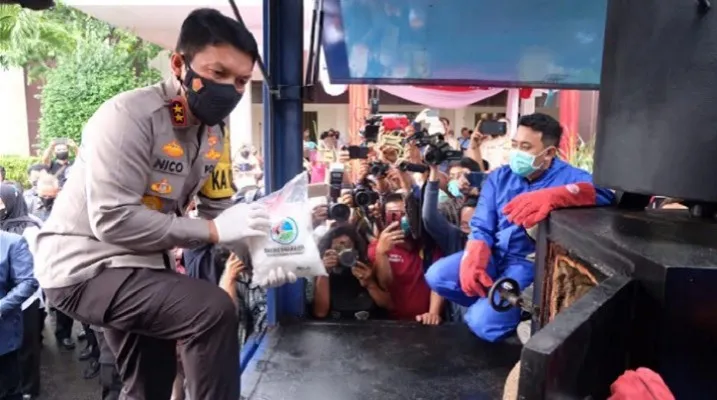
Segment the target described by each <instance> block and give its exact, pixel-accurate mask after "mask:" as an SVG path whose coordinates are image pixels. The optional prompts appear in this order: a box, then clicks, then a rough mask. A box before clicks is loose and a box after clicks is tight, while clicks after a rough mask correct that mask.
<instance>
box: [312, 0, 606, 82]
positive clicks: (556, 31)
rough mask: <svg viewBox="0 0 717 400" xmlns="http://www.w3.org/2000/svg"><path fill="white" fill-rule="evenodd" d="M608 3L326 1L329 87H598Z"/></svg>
mask: <svg viewBox="0 0 717 400" xmlns="http://www.w3.org/2000/svg"><path fill="white" fill-rule="evenodd" d="M607 1H608V0H589V1H575V0H500V1H496V0H470V1H460V2H455V1H447V0H325V2H324V25H323V35H322V39H323V40H322V43H323V46H324V52H325V54H326V64H327V67H328V70H329V76H330V78H331V82H332V83H337V84H351V83H368V84H414V85H426V84H435V85H441V84H443V85H445V84H451V85H456V84H463V85H485V86H493V87H540V88H556V89H560V88H575V89H597V88H598V86H599V84H600V69H601V66H602V52H603V40H604V36H605V35H604V33H605V32H604V31H605V19H606V13H607Z"/></svg>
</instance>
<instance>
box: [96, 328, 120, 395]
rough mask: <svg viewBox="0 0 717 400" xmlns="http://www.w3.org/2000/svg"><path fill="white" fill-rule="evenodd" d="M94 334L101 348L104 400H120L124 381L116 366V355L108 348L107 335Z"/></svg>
mask: <svg viewBox="0 0 717 400" xmlns="http://www.w3.org/2000/svg"><path fill="white" fill-rule="evenodd" d="M92 333H93V334H94V336H95V337H96V338H97V344H98V346H99V350H98V351H99V361H100V386H102V400H118V399H119V396H120V392H122V380H121V379H120V376H119V372H117V366H116V365H115V355H114V354H112V350H110V348H109V346H107V341H106V340H105V335H104V334H103V333H102V332H99V331H94V330H93V331H92Z"/></svg>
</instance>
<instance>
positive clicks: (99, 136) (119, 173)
mask: <svg viewBox="0 0 717 400" xmlns="http://www.w3.org/2000/svg"><path fill="white" fill-rule="evenodd" d="M257 57H258V47H257V44H256V41H255V40H254V38H253V36H252V35H251V33H250V32H249V30H248V29H247V28H246V27H245V26H244V25H243V24H242V23H241V22H238V21H236V20H233V19H231V18H228V17H226V16H224V15H222V14H221V13H220V12H219V11H217V10H212V9H199V10H195V11H193V12H192V13H191V14H190V15H189V16H188V17H187V19H186V20H185V22H184V23H183V25H182V28H181V32H180V35H179V40H178V44H177V49H176V51H175V52H174V53H173V54H172V56H171V58H170V67H171V70H172V74H173V77H172V78H171V79H168V80H166V81H164V82H162V83H159V84H157V85H153V86H150V87H146V88H141V89H138V90H135V91H131V92H127V93H123V94H121V95H119V96H117V97H115V98H113V99H111V100H109V101H108V102H107V103H105V104H104V105H103V106H102V107H100V109H99V110H98V111H97V112H96V113H95V115H94V116H93V117H92V118H90V120H89V121H88V122H87V125H86V126H85V128H84V131H83V136H82V142H83V143H82V147H81V148H78V146H77V145H76V144H75V143H74V142H72V141H70V140H57V141H55V142H53V143H52V145H51V146H50V148H48V149H47V150H46V152H45V153H44V155H43V162H42V163H41V164H38V165H33V166H31V167H30V168H29V169H28V179H29V181H30V182H31V187H30V188H28V189H26V190H25V189H24V188H23V187H21V185H19V184H17V183H15V182H8V181H3V182H1V183H0V400H16V399H32V398H34V397H37V396H38V395H39V394H40V384H41V382H40V380H39V363H40V357H39V352H40V351H41V348H42V332H43V325H44V323H45V321H46V315H45V313H44V310H48V312H49V313H51V314H53V315H54V321H55V329H54V332H55V336H56V338H57V343H58V345H59V346H60V347H61V348H64V349H72V348H74V346H75V345H76V344H75V342H74V341H73V339H72V337H71V332H72V325H73V322H74V321H73V320H78V321H80V322H81V324H83V334H82V335H81V336H83V337H84V340H85V341H86V349H85V351H83V352H82V355H81V357H82V358H84V359H87V360H89V363H88V367H87V370H86V371H85V376H86V377H87V378H92V377H94V376H97V375H98V374H99V377H100V384H101V387H102V397H103V399H117V398H120V397H121V396H124V397H123V398H132V399H150V400H153V399H164V398H168V397H170V394H171V397H172V398H173V399H175V400H179V399H186V398H188V395H191V397H192V399H190V400H200V399H213V400H214V399H216V400H220V399H236V398H238V397H239V382H238V381H237V376H236V366H237V365H238V356H239V355H238V353H239V345H240V343H243V342H245V341H246V340H247V339H248V338H249V337H250V336H251V335H252V334H253V333H256V332H260V331H263V330H264V329H265V325H266V307H267V302H266V288H264V287H259V286H257V285H255V284H253V283H252V282H251V277H252V260H251V258H250V256H249V255H248V254H247V253H246V252H244V251H242V250H241V249H242V248H245V247H246V240H247V238H249V237H252V236H254V237H256V236H266V235H267V232H269V230H270V228H271V224H270V216H269V215H268V211H266V209H265V208H264V207H262V206H260V205H258V204H256V203H255V201H256V200H257V199H259V198H260V197H262V196H263V195H264V191H263V188H262V186H261V184H260V181H261V178H262V171H261V164H262V159H261V155H260V154H259V153H258V152H256V151H255V150H254V149H252V148H251V147H250V146H242V147H241V148H240V149H238V151H237V153H236V154H235V155H234V156H233V157H231V156H230V154H231V152H230V149H229V135H227V130H226V129H225V127H224V125H223V123H222V121H223V120H225V119H226V118H227V117H228V115H229V113H230V112H231V110H232V109H233V108H234V107H235V106H236V104H237V103H238V102H239V100H240V99H241V96H242V94H243V88H244V86H245V85H246V84H247V82H249V81H250V78H251V73H252V70H253V68H254V64H255V63H256V60H257ZM383 122H386V121H383ZM502 122H504V123H505V126H508V125H509V124H508V121H505V120H503V121H502ZM483 123H485V122H480V123H479V125H478V126H476V128H475V129H474V130H471V129H468V128H463V129H461V131H460V134H459V135H458V137H456V135H455V134H454V131H453V129H452V127H451V123H450V121H448V120H447V119H443V120H442V123H441V124H442V125H443V127H442V128H443V129H442V132H443V133H444V135H443V136H442V137H441V136H436V135H434V134H433V133H434V132H430V131H428V132H426V131H424V130H422V129H421V127H420V126H416V125H414V124H404V125H401V126H399V127H396V126H394V125H391V127H390V128H388V127H387V125H386V124H385V123H383V124H382V127H381V128H380V129H377V132H376V133H377V135H376V137H374V138H371V140H368V135H365V137H367V140H366V143H362V144H361V145H358V146H357V147H355V146H351V147H346V148H345V147H344V145H343V144H341V143H342V142H341V141H342V138H341V134H340V133H339V132H337V131H336V130H329V131H326V132H322V133H321V134H320V136H319V140H318V142H317V141H315V140H311V132H305V133H304V140H305V142H304V157H305V167H306V170H307V173H309V174H310V179H311V182H313V183H316V184H319V185H321V184H328V188H329V195H328V198H327V199H326V201H324V202H317V204H316V205H315V207H314V208H313V210H312V211H311V213H312V222H313V227H314V232H313V233H314V237H315V238H316V239H317V240H316V241H317V243H318V250H319V251H320V254H321V259H322V263H323V267H324V268H325V269H326V272H327V276H320V277H316V278H314V279H310V280H309V282H307V285H306V286H307V289H308V290H307V314H308V315H310V316H312V317H313V318H316V319H352V320H354V319H357V320H370V319H396V320H404V321H412V322H414V323H416V324H424V325H438V324H441V323H443V322H446V321H455V322H457V323H465V324H466V325H467V326H468V327H469V328H470V329H471V331H472V332H473V333H474V334H475V335H476V336H477V337H478V338H481V339H483V340H486V341H491V342H495V341H499V340H506V339H509V338H511V336H512V335H514V332H515V330H516V327H517V325H518V323H519V319H520V315H519V311H518V310H510V311H508V312H503V313H500V312H497V311H495V310H493V309H492V307H491V306H490V305H489V303H488V300H487V299H486V293H487V291H488V290H489V288H490V287H491V286H492V284H493V282H494V281H495V280H496V279H498V278H501V277H510V278H512V279H514V280H515V281H516V282H518V284H519V286H520V288H521V289H525V288H526V287H527V286H528V285H530V284H532V281H533V259H534V252H535V242H534V239H533V237H532V236H531V234H530V231H531V229H532V228H533V227H534V226H535V225H536V224H537V223H538V222H540V221H541V220H543V219H545V218H546V217H547V216H548V214H549V213H550V212H551V211H552V210H554V209H559V208H564V207H580V206H601V205H608V204H611V203H612V202H613V200H614V195H613V193H612V192H611V191H610V190H605V189H601V188H596V187H594V186H593V184H592V177H591V176H590V174H589V173H587V172H585V171H582V170H580V169H577V168H575V167H573V166H571V165H569V164H568V163H566V162H565V161H563V160H561V159H560V157H559V153H558V147H559V144H560V141H561V137H562V133H563V130H562V128H561V126H560V124H559V123H558V122H557V121H556V120H555V119H554V118H552V117H550V116H548V115H545V114H540V113H536V114H531V115H524V116H522V117H521V118H520V120H519V121H517V126H518V128H517V130H516V131H515V132H508V131H507V130H506V131H503V132H500V133H499V134H492V135H485V134H483V133H482V132H481V125H480V124H483ZM375 128H378V127H377V126H376V125H373V126H372V129H375ZM364 133H365V134H368V133H369V129H368V127H367V131H366V132H364ZM117 138H122V139H121V140H118V139H117ZM345 139H346V138H343V140H344V143H345ZM352 150H354V151H352ZM80 151H81V153H82V154H80ZM354 152H355V153H356V154H353V153H354ZM72 153H74V160H75V162H74V164H73V163H72V162H71V161H70V160H71V159H73V154H72ZM232 158H233V159H232ZM107 160H112V162H108V161H107ZM1 172H2V169H0V173H1ZM232 173H233V175H234V176H233V177H232V176H231V175H232ZM232 181H233V185H231V187H230V185H229V184H228V182H232ZM58 194H59V197H58ZM56 199H57V200H56ZM170 250H171V251H172V252H173V253H171V254H173V256H174V257H172V255H171V254H170ZM291 280H292V279H290V277H288V276H286V275H284V276H282V277H281V278H277V279H276V280H275V281H273V283H272V285H274V286H278V285H281V284H284V283H287V282H290V281H291ZM38 282H39V284H38ZM40 286H41V287H42V289H40ZM237 314H238V317H237ZM172 382H173V385H172ZM120 391H122V395H120Z"/></svg>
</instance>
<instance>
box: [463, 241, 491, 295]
mask: <svg viewBox="0 0 717 400" xmlns="http://www.w3.org/2000/svg"><path fill="white" fill-rule="evenodd" d="M489 262H490V248H489V247H488V245H487V244H486V242H484V241H482V240H469V241H468V243H467V244H466V250H465V252H464V253H463V258H461V269H460V281H461V289H462V290H463V292H464V293H465V294H466V295H468V296H480V297H485V296H486V294H487V293H488V289H489V288H490V287H491V286H493V279H492V278H491V277H490V276H489V275H488V273H487V272H486V268H488V263H489Z"/></svg>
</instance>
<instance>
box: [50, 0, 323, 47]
mask: <svg viewBox="0 0 717 400" xmlns="http://www.w3.org/2000/svg"><path fill="white" fill-rule="evenodd" d="M296 1H304V32H305V33H304V48H305V49H306V48H308V47H309V46H308V44H309V39H310V38H309V35H310V31H311V12H312V10H313V4H314V2H313V1H312V0H296ZM64 2H65V4H67V5H70V6H72V7H75V8H77V9H80V10H82V11H84V12H86V13H87V14H89V15H92V16H93V17H95V18H97V19H100V20H102V21H105V22H107V23H109V24H111V25H113V26H116V27H119V28H123V29H127V30H129V31H131V32H133V33H134V34H135V35H137V36H139V37H141V38H143V39H145V40H147V41H150V42H153V43H156V44H158V45H160V46H162V47H164V48H166V49H172V48H174V46H175V44H176V42H177V37H178V35H179V28H180V27H181V25H182V21H184V18H186V16H187V15H188V14H189V13H190V12H191V11H192V10H194V9H196V8H200V7H211V8H216V9H218V10H219V11H221V12H222V13H223V14H225V15H227V16H230V17H232V18H233V17H234V14H233V13H232V10H231V7H230V5H229V1H227V0H204V1H200V0H174V1H171V0H65V1H64ZM236 3H237V7H238V8H239V12H240V14H241V17H242V19H243V20H244V23H245V24H246V25H247V27H248V28H249V30H250V31H251V32H252V33H253V34H254V37H255V38H256V40H257V43H258V44H259V49H262V47H263V44H262V42H263V41H262V37H263V36H262V35H263V33H262V32H263V20H262V17H263V12H262V1H261V0H237V1H236Z"/></svg>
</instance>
